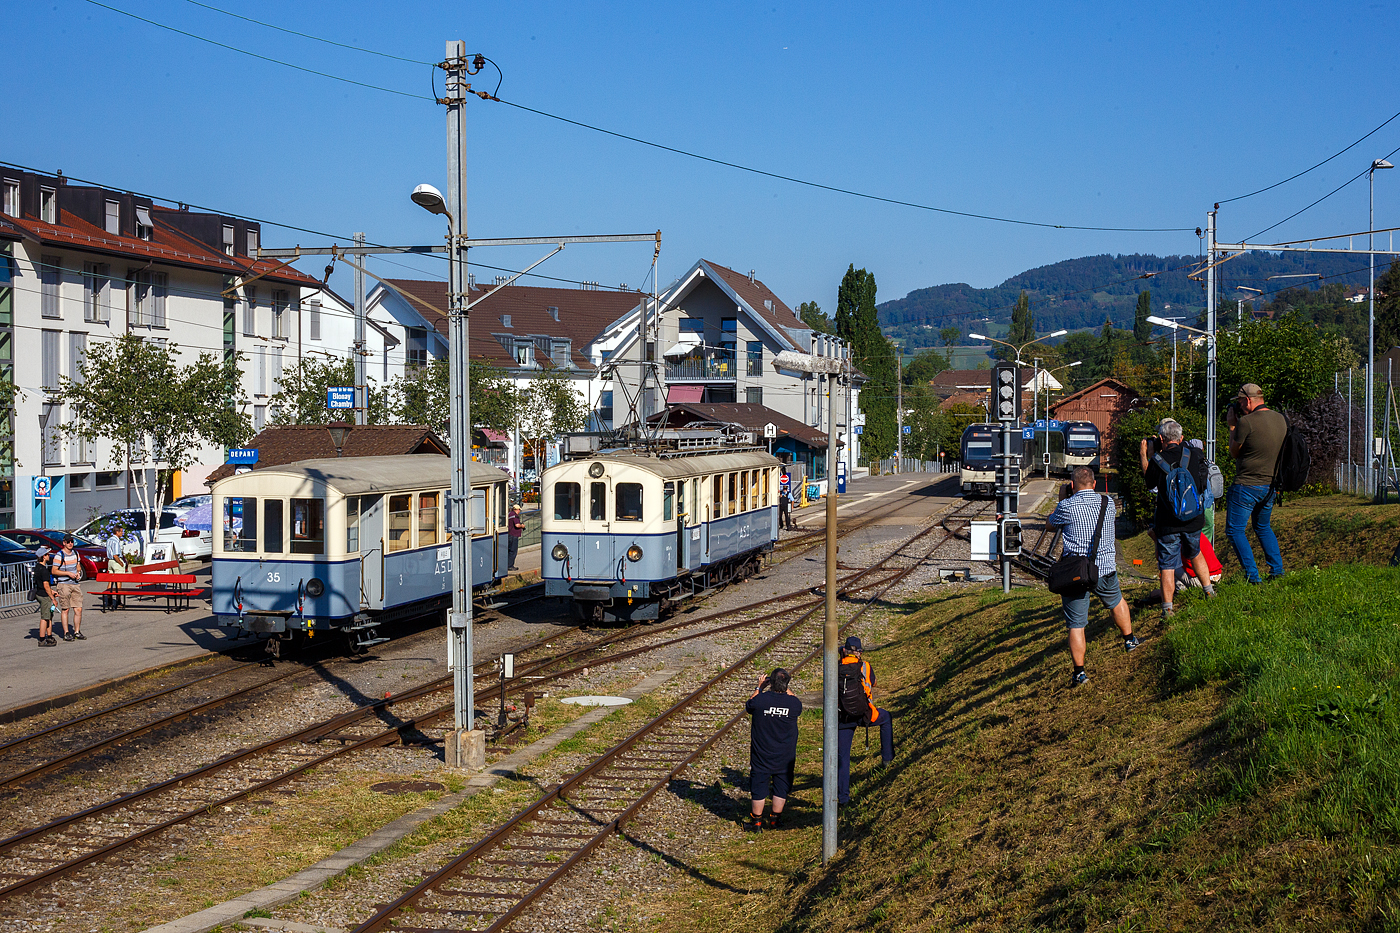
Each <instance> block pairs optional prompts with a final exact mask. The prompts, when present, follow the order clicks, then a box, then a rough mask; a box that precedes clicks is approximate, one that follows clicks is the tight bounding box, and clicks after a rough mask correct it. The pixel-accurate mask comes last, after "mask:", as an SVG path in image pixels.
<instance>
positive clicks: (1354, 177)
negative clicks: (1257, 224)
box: [1244, 146, 1400, 243]
mask: <svg viewBox="0 0 1400 933" xmlns="http://www.w3.org/2000/svg"><path fill="white" fill-rule="evenodd" d="M1397 152H1400V146H1396V147H1395V148H1394V149H1392V150H1390V151H1389V152H1387V153H1386V154H1385V156H1384V158H1387V159H1388V158H1390V157H1391V156H1393V155H1395V153H1397ZM1370 170H1371V167H1370V166H1369V165H1368V166H1366V168H1364V169H1362V170H1361V172H1360V174H1357V175H1353V176H1352V177H1351V178H1348V179H1347V180H1346V181H1344V182H1342V183H1341V184H1340V185H1338V186H1337V187H1335V188H1333V189H1332V190H1331V191H1329V192H1327V193H1326V194H1324V195H1323V196H1322V197H1320V198H1318V199H1317V200H1316V201H1314V202H1312V203H1311V204H1309V205H1308V206H1307V207H1303V208H1299V209H1298V210H1296V211H1294V212H1293V213H1291V214H1289V215H1288V216H1287V217H1285V218H1283V220H1280V221H1279V222H1278V223H1276V224H1271V225H1269V226H1267V227H1265V228H1264V229H1263V230H1260V231H1259V232H1258V233H1255V234H1251V235H1250V236H1247V237H1245V239H1244V242H1246V243H1248V242H1249V241H1250V240H1252V239H1254V238H1255V237H1260V236H1263V235H1264V234H1266V233H1268V232H1269V231H1270V230H1272V229H1274V227H1278V226H1282V225H1283V224H1286V223H1288V222H1289V221H1290V220H1292V219H1293V218H1294V217H1297V216H1298V215H1299V214H1301V213H1303V212H1304V211H1307V210H1311V209H1312V208H1314V207H1316V206H1317V205H1319V204H1321V203H1322V202H1323V201H1326V200H1327V199H1328V198H1330V197H1332V195H1334V194H1336V193H1337V192H1338V191H1341V190H1342V189H1343V188H1345V187H1346V186H1347V185H1349V184H1351V183H1352V182H1354V181H1356V180H1357V179H1358V178H1360V177H1361V176H1362V175H1365V174H1366V173H1367V172H1369V171H1370Z"/></svg>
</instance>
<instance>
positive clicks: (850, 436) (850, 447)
mask: <svg viewBox="0 0 1400 933" xmlns="http://www.w3.org/2000/svg"><path fill="white" fill-rule="evenodd" d="M842 355H843V356H844V357H845V359H844V360H843V361H842V363H843V364H844V365H843V368H844V369H845V372H846V482H848V483H849V482H850V481H851V479H852V478H853V477H855V475H856V473H855V470H856V458H855V449H856V428H855V425H853V424H851V416H852V412H851V386H852V385H853V384H854V379H852V374H851V370H852V367H851V345H850V343H849V342H848V343H847V344H846V345H845V346H844V347H843V348H842Z"/></svg>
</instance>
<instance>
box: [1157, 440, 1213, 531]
mask: <svg viewBox="0 0 1400 933" xmlns="http://www.w3.org/2000/svg"><path fill="white" fill-rule="evenodd" d="M1152 462H1153V463H1155V464H1157V468H1158V469H1159V470H1161V471H1162V472H1163V473H1165V474H1166V477H1167V479H1166V483H1165V486H1164V487H1163V489H1162V492H1164V493H1165V494H1166V496H1167V502H1169V503H1170V504H1171V507H1172V514H1174V515H1175V516H1176V517H1177V520H1178V521H1182V522H1189V521H1191V520H1192V519H1195V518H1199V517H1200V516H1201V515H1202V514H1203V513H1204V512H1205V505H1204V503H1202V501H1201V494H1200V493H1199V492H1197V490H1196V481H1195V480H1194V479H1192V478H1191V448H1190V447H1183V448H1181V461H1180V463H1178V464H1177V465H1176V466H1175V467H1170V466H1168V465H1167V461H1165V460H1163V459H1162V455H1161V454H1154V455H1153V457H1152Z"/></svg>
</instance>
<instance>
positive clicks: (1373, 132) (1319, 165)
mask: <svg viewBox="0 0 1400 933" xmlns="http://www.w3.org/2000/svg"><path fill="white" fill-rule="evenodd" d="M1397 117H1400V112H1397V113H1394V114H1392V115H1391V116H1390V118H1389V119H1387V120H1386V121H1385V122H1384V123H1382V124H1381V125H1380V126H1378V127H1376V128H1375V129H1373V130H1371V132H1369V133H1367V134H1366V135H1365V136H1362V137H1361V138H1360V139H1358V140H1357V141H1356V142H1354V143H1352V144H1351V145H1350V146H1347V147H1346V148H1345V149H1340V150H1338V151H1337V152H1334V153H1332V154H1331V155H1330V156H1328V157H1327V158H1325V159H1323V160H1322V161H1321V162H1318V163H1317V164H1316V165H1312V166H1309V167H1308V168H1305V169H1303V170H1302V171H1301V172H1298V173H1297V174H1296V175H1289V176H1288V177H1287V178H1285V179H1284V180H1283V181H1276V182H1274V183H1273V184H1272V185H1268V186H1267V187H1264V188H1260V189H1259V190H1258V191H1251V192H1250V193H1249V194H1241V195H1237V196H1236V197H1233V198H1225V199H1224V200H1222V201H1221V202H1220V203H1221V204H1229V203H1230V202H1231V201H1243V200H1244V199H1245V198H1252V197H1254V196H1255V195H1256V194H1263V193H1264V192H1265V191H1272V190H1274V189H1275V188H1277V187H1278V186H1279V185H1286V184H1288V183H1289V182H1290V181H1292V180H1293V179H1295V178H1302V177H1303V176H1304V175H1306V174H1307V173H1308V172H1311V171H1312V170H1313V169H1315V168H1322V166H1324V165H1326V164H1327V163H1328V162H1331V161H1332V160H1333V159H1335V158H1337V157H1338V156H1340V155H1342V154H1344V153H1346V152H1348V151H1349V150H1351V149H1354V148H1356V147H1357V146H1359V145H1360V144H1361V143H1363V142H1365V141H1366V140H1368V139H1370V138H1371V137H1372V136H1374V135H1376V134H1377V133H1379V132H1380V131H1381V130H1383V129H1384V128H1385V127H1386V126H1387V125H1388V124H1390V123H1391V122H1393V121H1394V120H1395V119H1396V118H1397Z"/></svg>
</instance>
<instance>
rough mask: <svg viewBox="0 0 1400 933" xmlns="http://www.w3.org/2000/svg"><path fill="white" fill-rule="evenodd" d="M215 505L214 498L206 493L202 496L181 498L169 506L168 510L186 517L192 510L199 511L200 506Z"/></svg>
mask: <svg viewBox="0 0 1400 933" xmlns="http://www.w3.org/2000/svg"><path fill="white" fill-rule="evenodd" d="M213 504H214V497H213V496H212V495H210V494H208V493H205V494H204V495H202V496H181V497H180V498H178V499H176V500H175V501H174V502H172V503H170V504H169V505H167V506H166V508H167V509H170V511H172V512H177V513H179V514H181V515H184V514H185V513H186V512H188V511H189V510H190V509H197V508H199V507H200V506H212V505H213Z"/></svg>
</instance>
